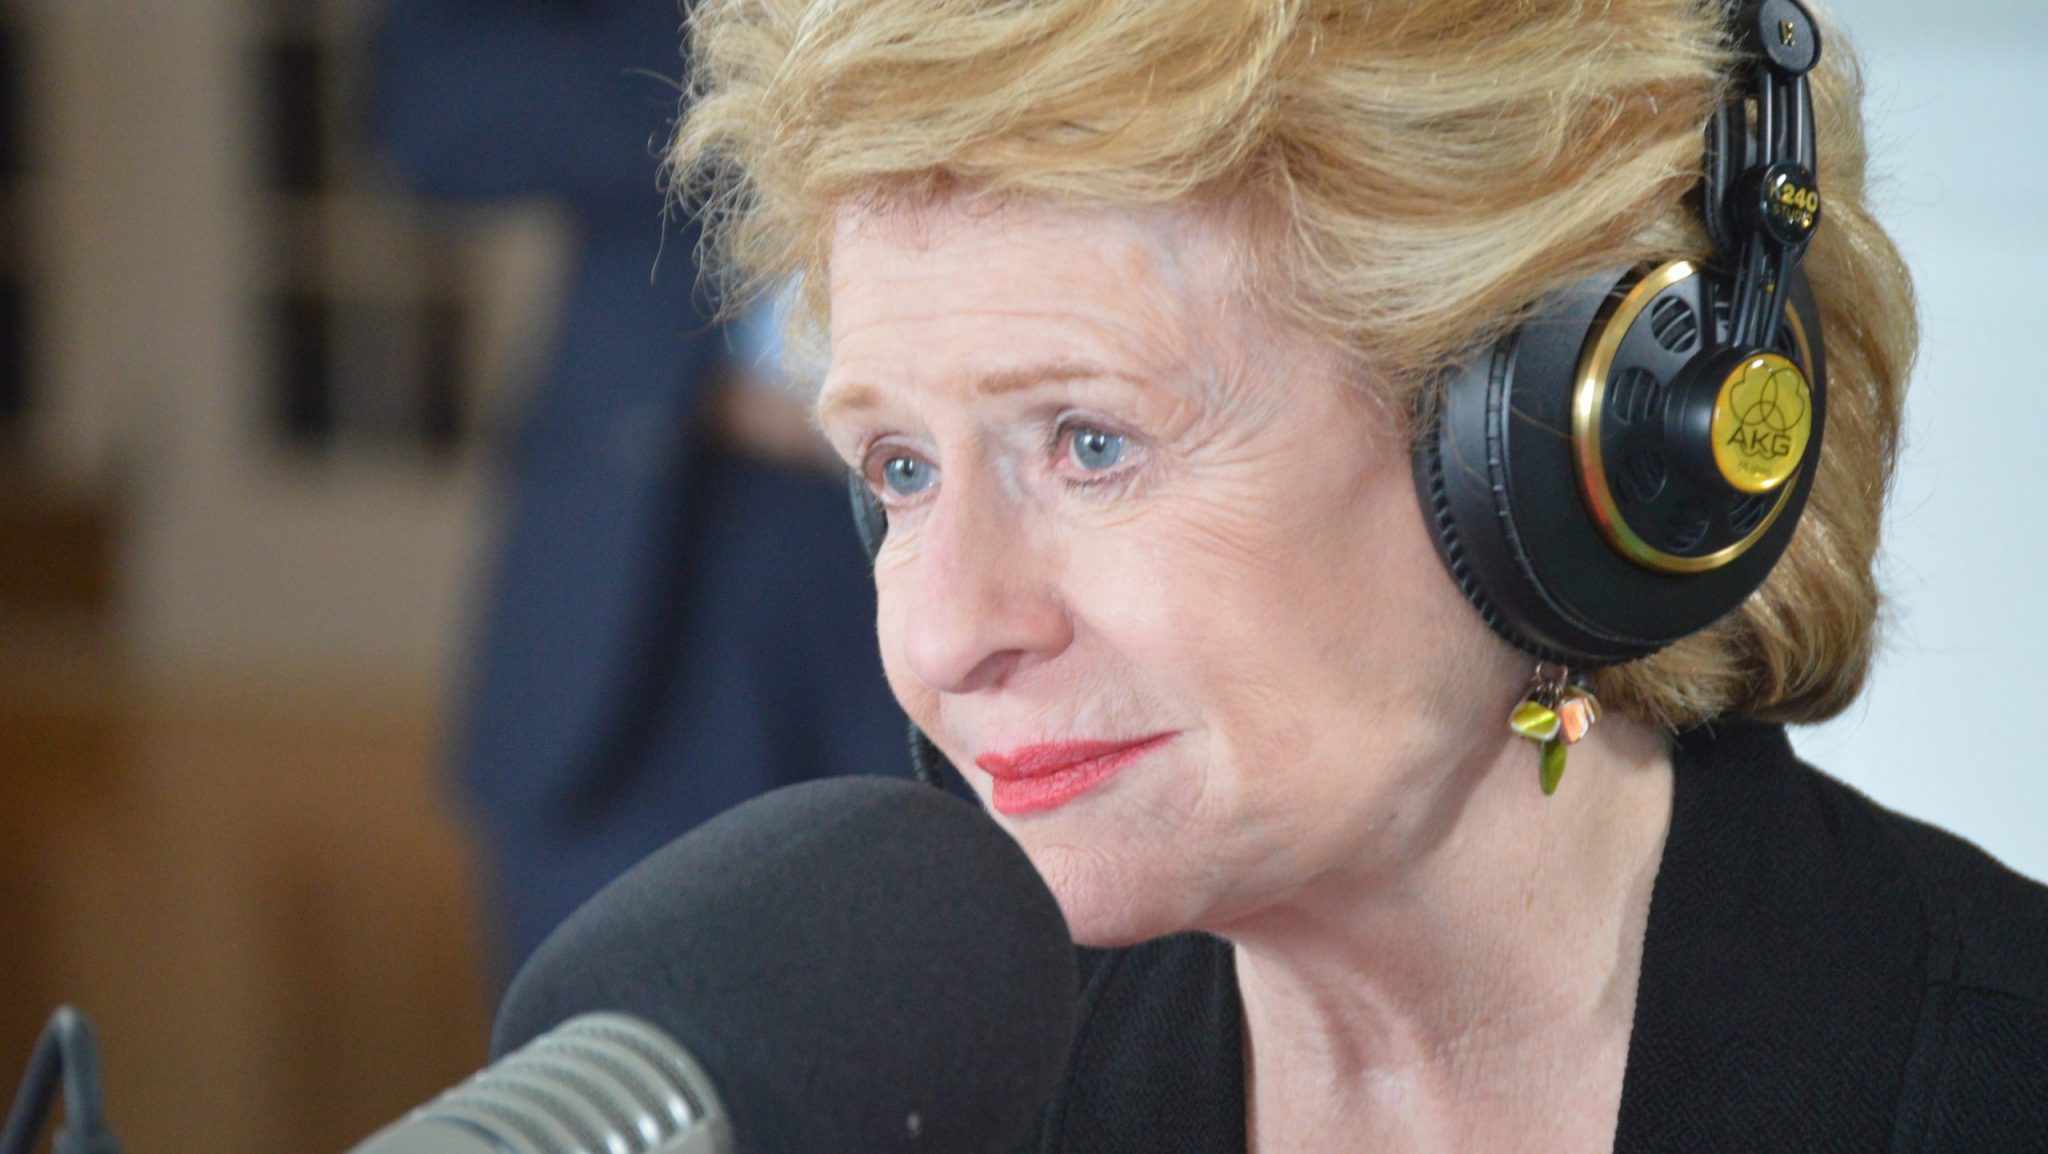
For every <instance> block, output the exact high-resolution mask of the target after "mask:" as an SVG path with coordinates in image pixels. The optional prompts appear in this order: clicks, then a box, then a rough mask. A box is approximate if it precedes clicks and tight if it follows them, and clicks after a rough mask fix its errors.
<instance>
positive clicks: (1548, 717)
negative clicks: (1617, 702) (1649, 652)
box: [1508, 661, 1600, 797]
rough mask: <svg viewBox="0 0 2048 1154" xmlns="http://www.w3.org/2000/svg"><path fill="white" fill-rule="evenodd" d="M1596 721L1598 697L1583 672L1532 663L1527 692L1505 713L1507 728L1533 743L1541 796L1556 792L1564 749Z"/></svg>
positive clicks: (1561, 772) (1562, 768) (1562, 775)
mask: <svg viewBox="0 0 2048 1154" xmlns="http://www.w3.org/2000/svg"><path fill="white" fill-rule="evenodd" d="M1599 720H1600V699H1599V698H1597V697H1595V696H1593V688H1592V686H1591V684H1589V683H1588V682H1587V680H1586V676H1585V674H1582V673H1573V672H1572V671H1571V670H1569V669H1566V668H1565V667H1564V666H1562V665H1552V664H1550V663H1549V662H1547V661H1539V662H1537V663H1536V670H1535V672H1533V673H1531V674H1530V675H1529V692H1528V693H1526V694H1524V695H1523V697H1522V700H1521V702H1520V703H1519V704H1517V705H1516V706H1515V708H1514V712H1512V713H1510V714H1508V729H1509V730H1511V731H1512V732H1513V733H1514V735H1515V736H1516V737H1521V738H1526V739H1527V740H1529V741H1533V742H1535V743H1536V746H1537V751H1538V752H1537V765H1538V768H1539V773H1540V776H1539V777H1538V781H1540V782H1541V784H1542V786H1543V796H1545V797H1549V796H1550V795H1552V794H1554V793H1556V792H1557V783H1558V782H1560V781H1562V780H1564V757H1565V750H1566V748H1567V747H1569V746H1572V745H1575V744H1577V743H1578V740H1579V739H1580V738H1582V737H1584V736H1586V731H1587V730H1590V729H1592V728H1593V723H1594V722H1596V721H1599Z"/></svg>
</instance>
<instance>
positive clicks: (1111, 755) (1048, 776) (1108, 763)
mask: <svg viewBox="0 0 2048 1154" xmlns="http://www.w3.org/2000/svg"><path fill="white" fill-rule="evenodd" d="M1172 739H1173V734H1171V733H1155V734H1153V735H1152V736H1150V737H1139V738H1133V739H1132V740H1130V741H1053V742H1046V743H1045V744H1042V745H1025V746H1020V747H1018V748H1016V749H1013V750H1009V751H1008V752H1004V753H984V754H982V755H981V756H980V757H977V758H975V759H974V764H975V765H977V766H979V767H981V770H982V772H984V773H986V774H988V775H989V776H990V777H992V778H995V794H994V796H993V797H992V798H991V799H990V804H992V805H993V806H995V809H996V812H997V813H1000V814H1005V815H1007V816H1011V817H1015V816H1018V815H1020V814H1027V813H1042V812H1044V811H1046V810H1049V809H1058V808H1059V807H1060V806H1063V805H1065V804H1067V803H1068V802H1070V801H1072V800H1074V799H1075V798H1077V797H1079V796H1081V795H1082V794H1084V793H1087V792H1088V791H1089V790H1091V789H1094V788H1095V787H1096V786H1098V785H1101V784H1102V783H1103V782H1105V781H1108V780H1109V779H1110V778H1112V777H1114V776H1116V774H1117V771H1119V770H1121V769H1123V768H1124V767H1125V766H1128V765H1130V764H1131V763H1132V762H1135V761H1137V760H1138V759H1139V758H1141V757H1144V756H1145V755H1146V754H1148V753H1151V752H1152V751H1153V750H1155V749H1157V748H1159V747H1160V746H1162V745H1165V744H1166V743H1167V742H1168V741H1171V740H1172Z"/></svg>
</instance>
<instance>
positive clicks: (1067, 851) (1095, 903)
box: [1020, 839, 1190, 949]
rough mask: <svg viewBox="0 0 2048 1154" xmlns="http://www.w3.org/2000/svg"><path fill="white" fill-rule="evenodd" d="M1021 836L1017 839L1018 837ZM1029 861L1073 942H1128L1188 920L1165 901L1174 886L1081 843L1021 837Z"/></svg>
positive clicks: (1103, 945) (1176, 928)
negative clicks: (1040, 842)
mask: <svg viewBox="0 0 2048 1154" xmlns="http://www.w3.org/2000/svg"><path fill="white" fill-rule="evenodd" d="M1020 840H1021V839H1020ZM1023 844H1024V849H1025V852H1026V853H1027V854H1029V855H1030V858H1031V864H1033V865H1035V866H1037V867H1038V873H1039V876H1041V877H1043V878H1044V879H1045V883H1046V886H1047V887H1048V888H1050V889H1051V890H1052V893H1053V897H1054V898H1055V899H1057V900H1058V901H1059V905H1060V913H1061V914H1063V915H1065V917H1066V919H1067V932H1068V933H1069V934H1071V935H1072V936H1073V939H1074V943H1075V944H1076V945H1081V946H1090V947H1093V948H1096V949H1115V948H1118V947H1122V946H1132V945H1136V944H1138V943H1139V942H1146V941H1150V940H1152V939H1153V938H1159V937H1165V936H1166V935H1168V934H1174V933H1179V932H1181V931H1182V930H1185V929H1187V928H1188V927H1189V925H1190V922H1189V921H1188V919H1187V918H1186V917H1184V916H1182V915H1183V913H1184V911H1182V910H1180V909H1179V908H1177V907H1178V905H1179V903H1176V902H1172V901H1170V900H1167V899H1168V898H1169V897H1170V895H1171V893H1172V892H1173V890H1175V889H1176V888H1178V887H1174V886H1172V885H1171V884H1169V883H1166V882H1165V881H1164V880H1163V879H1150V878H1147V877H1146V876H1145V873H1144V871H1142V870H1137V869H1133V868H1131V867H1130V865H1129V864H1128V863H1122V862H1118V861H1116V860H1114V859H1112V858H1111V857H1109V856H1108V855H1106V854H1104V853H1102V852H1100V851H1098V850H1093V849H1089V848H1086V847H1081V846H1074V845H1057V846H1043V847H1041V846H1034V845H1032V844H1031V843H1030V842H1029V841H1028V840H1025V841H1024V843H1023Z"/></svg>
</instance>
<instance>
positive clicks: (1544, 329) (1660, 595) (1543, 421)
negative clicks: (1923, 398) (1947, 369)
mask: <svg viewBox="0 0 2048 1154" xmlns="http://www.w3.org/2000/svg"><path fill="white" fill-rule="evenodd" d="M1667 267H1668V266H1667ZM1636 283H1638V278H1637V277H1635V276H1634V275H1633V274H1632V273H1628V272H1615V273H1610V274H1603V275H1602V276H1599V277H1594V278H1589V279H1588V280H1586V281H1582V282H1580V283H1579V284H1577V285H1574V286H1572V287H1571V288H1569V289H1566V290H1564V291H1563V292H1560V293H1557V294H1555V295H1553V296H1552V297H1550V298H1548V299H1546V300H1545V301H1544V302H1543V303H1542V304H1541V305H1540V306H1539V307H1538V309H1537V310H1536V311H1535V313H1534V314H1533V315H1532V316H1531V317H1530V318H1529V320H1528V321H1527V322H1525V323H1524V324H1523V325H1522V326H1521V327H1520V328H1519V329H1518V330H1516V331H1515V332H1513V333H1510V334H1509V335H1508V336H1506V337H1504V338H1502V339H1501V341H1500V342H1498V343H1497V344H1496V345H1494V346H1493V347H1492V348H1490V349H1488V350H1485V351H1484V352H1483V353H1482V354H1480V355H1478V356H1475V357H1473V358H1471V359H1470V360H1469V361H1468V362H1467V363H1465V364H1463V365H1459V366H1457V367H1455V368H1454V369H1453V370H1451V371H1450V372H1449V373H1447V374H1446V375H1445V377H1444V378H1443V380H1442V382H1441V388H1440V390H1439V392H1438V395H1437V397H1436V398H1435V402H1436V403H1435V404H1434V406H1433V407H1432V408H1431V409H1429V410H1426V411H1425V413H1424V414H1423V416H1424V418H1425V419H1424V421H1423V426H1422V428H1421V429H1420V431H1419V435H1418V437H1417V438H1416V446H1415V458H1414V469H1415V479H1416V489H1417V492H1418V496H1419V497H1420V499H1421V502H1422V506H1423V510H1424V514H1425V517H1426V519H1427V521H1428V524H1429V526H1430V530H1431V534H1432V537H1433V539H1434V540H1435V542H1436V546H1437V551H1438V553H1439V554H1440V555H1441V557H1442V558H1443V561H1444V564H1445V567H1446V568H1447V569H1448V570H1449V571H1450V573H1451V576H1452V578H1453V580H1455V581H1456V582H1457V585H1458V588H1459V590H1460V591H1461V592H1463V594H1464V595H1465V597H1466V599H1467V600H1468V601H1470V602H1471V603H1472V605H1473V606H1474V607H1475V608H1476V609H1477V610H1478V611H1479V614H1480V616H1481V617H1482V618H1483V619H1484V620H1485V621H1486V623H1487V624H1488V625H1489V626H1490V627H1491V628H1492V629H1493V630H1494V632H1495V633H1497V634H1499V635H1500V636H1501V637H1502V638H1504V639H1506V640H1507V641H1508V642H1510V643H1511V644H1513V645H1515V646H1517V647H1518V648H1520V649H1522V650H1524V651H1526V652H1528V653H1530V654H1532V655H1534V656H1536V657H1538V658H1541V659H1543V660H1545V661H1550V662H1554V663H1557V664H1561V665H1569V666H1572V667H1574V668H1591V667H1597V666H1601V665H1611V664H1615V663H1617V662H1622V661H1629V660H1633V659H1635V658H1638V657H1643V656H1647V655H1648V654H1651V653H1654V652H1656V651H1657V650H1659V649H1662V648H1664V647H1665V646H1667V645H1669V644H1671V643H1672V642H1674V641H1676V640H1678V639H1680V638H1682V637H1685V636H1687V635H1689V634H1692V633H1695V632H1698V631H1699V630H1701V629H1704V628H1706V627H1707V626H1709V625H1711V624H1713V623H1714V622H1715V621H1717V620H1719V619H1720V618H1721V617H1723V616H1724V615H1726V614H1727V613H1729V612H1730V611H1732V610H1733V609H1735V608H1736V607H1737V606H1738V605H1740V604H1741V603H1742V601H1743V600H1744V599H1745V598H1747V597H1748V596H1749V595H1750V594H1751V593H1752V592H1754V591H1755V590H1756V588H1757V586H1759V585H1761V584H1762V583H1763V579H1764V577H1765V576H1767V575H1768V574H1769V572H1770V569H1771V567H1772V565H1773V564H1775V563H1776V561H1777V559H1778V557H1779V556H1780V555H1781V554H1782V553H1783V552H1784V550H1785V547H1786V546H1787V545H1788V544H1789V543H1790V540H1791V536H1792V532H1793V529H1794V528H1795V527H1796V524H1797V521H1798V519H1799V515H1800V512H1801V511H1802V509H1803V508H1804V505H1805V501H1806V495H1807V491H1808V489H1809V488H1810V486H1811V484H1812V477H1813V474H1814V472H1815V471H1816V464H1817V460H1818V452H1819V445H1820V435H1821V427H1822V420H1823V417H1824V411H1825V410H1824V395H1825V387H1824V381H1825V373H1826V366H1825V364H1824V357H1823V354H1822V345H1821V340H1820V332H1819V313H1818V310H1817V309H1816V308H1815V306H1814V302H1813V298H1812V295H1811V293H1810V292H1809V291H1808V289H1807V287H1806V285H1805V278H1804V277H1802V276H1800V275H1799V274H1798V273H1797V272H1795V273H1794V274H1793V280H1792V284H1791V286H1790V288H1791V293H1790V304H1791V306H1792V309H1793V311H1794V313H1795V314H1796V316H1797V317H1799V318H1801V324H1802V325H1803V331H1804V332H1805V333H1806V334H1807V337H1806V344H1807V345H1809V346H1810V353H1811V357H1810V361H1811V363H1809V364H1807V365H1806V366H1805V370H1806V373H1807V376H1808V378H1809V379H1810V380H1811V381H1812V384H1813V390H1812V396H1813V420H1814V426H1813V442H1812V448H1810V449H1809V450H1808V452H1809V453H1810V454H1811V456H1809V458H1808V461H1809V463H1808V464H1807V465H1806V466H1804V467H1802V468H1801V469H1800V470H1799V472H1798V474H1797V475H1796V477H1795V479H1794V480H1793V481H1792V482H1791V484H1792V486H1793V487H1792V489H1791V490H1790V491H1789V492H1788V493H1786V495H1785V497H1784V500H1783V502H1782V504H1781V505H1779V506H1778V507H1777V511H1776V512H1775V514H1773V517H1772V519H1771V520H1770V521H1769V522H1767V523H1766V524H1765V525H1764V527H1762V528H1760V529H1757V530H1755V531H1754V533H1755V535H1754V536H1753V537H1752V538H1750V539H1748V540H1747V541H1746V542H1745V543H1744V545H1743V547H1742V548H1740V549H1737V550H1733V551H1732V553H1731V558H1730V559H1725V560H1716V561H1715V562H1714V563H1713V564H1712V565H1710V566H1702V567H1701V568H1699V569H1697V570H1694V571H1685V572H1677V571H1669V570H1660V569H1658V568H1655V567H1653V566H1650V565H1646V564H1643V563H1640V562H1639V561H1637V560H1631V559H1630V558H1629V557H1628V556H1625V555H1624V554H1623V553H1622V551H1621V550H1620V549H1619V548H1618V547H1617V546H1616V545H1614V544H1612V543H1611V542H1612V536H1611V533H1612V530H1611V527H1610V528H1603V527H1602V523H1601V522H1600V521H1599V520H1598V519H1596V517H1595V515H1594V513H1593V512H1592V511H1591V508H1590V507H1589V498H1588V496H1587V493H1586V490H1585V487H1584V484H1583V483H1582V481H1581V469H1582V467H1584V466H1583V461H1582V459H1581V455H1580V446H1579V444H1578V442H1577V440H1576V436H1577V434H1576V432H1575V424H1574V417H1575V399H1576V396H1575V395H1576V389H1577V385H1578V378H1579V374H1580V372H1581V362H1582V358H1584V357H1585V356H1586V355H1587V350H1589V349H1592V348H1594V347H1596V344H1597V345H1599V346H1608V345H1610V344H1612V345H1617V346H1618V345H1622V344H1624V342H1642V341H1652V340H1661V341H1663V342H1664V344H1665V345H1667V346H1671V345H1673V344H1674V341H1673V336H1672V333H1673V330H1671V329H1670V328H1669V326H1668V325H1667V326H1666V327H1664V328H1663V329H1662V330H1660V329H1659V326H1658V324H1657V323H1656V321H1655V320H1653V319H1648V318H1649V313H1648V311H1646V312H1645V314H1644V316H1645V318H1646V319H1643V320H1640V321H1638V322H1637V323H1635V324H1631V325H1628V326H1627V327H1625V328H1623V329H1621V330H1619V331H1610V330H1609V325H1610V323H1611V322H1610V320H1609V315H1610V312H1611V310H1612V307H1613V305H1614V303H1615V302H1617V301H1619V300H1620V299H1622V297H1623V295H1624V294H1625V293H1627V292H1628V291H1630V289H1631V288H1632V286H1634V285H1635V284H1636ZM1723 287H1724V286H1721V285H1719V284H1718V283H1709V282H1708V281H1707V280H1706V279H1705V278H1703V277H1702V276H1701V275H1700V274H1698V273H1693V274H1692V275H1691V276H1689V277H1686V278H1683V279H1679V280H1675V281H1673V282H1672V283H1671V285H1670V291H1671V292H1672V293H1673V294H1676V295H1680V296H1685V297H1686V299H1687V300H1688V301H1689V304H1688V308H1689V309H1691V311H1692V315H1693V316H1694V318H1695V319H1696V320H1697V321H1698V322H1699V324H1698V329H1697V330H1696V336H1697V339H1696V340H1695V339H1693V338H1688V341H1689V342H1690V343H1686V344H1684V345H1683V346H1682V356H1680V355H1679V354H1673V357H1674V358H1675V359H1677V360H1679V361H1681V362H1683V361H1684V359H1685V358H1694V359H1703V358H1706V357H1709V356H1710V355H1713V354H1714V353H1715V351H1716V350H1714V349H1713V348H1712V345H1711V341H1710V339H1708V337H1707V335H1706V334H1707V333H1708V332H1709V331H1711V330H1712V328H1713V326H1714V322H1713V318H1714V316H1715V302H1716V299H1717V296H1718V295H1719V294H1720V293H1721V292H1722V291H1723ZM1688 294H1689V295H1688ZM1671 315H1675V313H1671V314H1667V317H1666V319H1667V320H1668V319H1669V316H1671ZM1603 338H1605V339H1603ZM1616 381H1623V383H1626V382H1625V381H1624V380H1623V378H1620V377H1616V378H1613V379H1609V378H1608V377H1607V376H1605V375H1603V377H1602V384H1601V387H1602V388H1603V389H1606V390H1610V391H1611V390H1613V389H1615V388H1617V387H1618V386H1617V384H1616ZM1601 395H1602V397H1603V407H1602V409H1601V410H1600V412H1602V413H1603V414H1605V413H1606V411H1607V408H1608V407H1609V406H1607V405H1606V404H1605V402H1604V398H1605V397H1606V396H1607V394H1606V393H1603V394H1601ZM1659 411H1660V412H1661V410H1659ZM1609 419H1610V417H1609V416H1607V415H1603V416H1601V417H1600V421H1601V422H1603V423H1602V424H1601V425H1600V426H1599V427H1598V428H1597V429H1596V430H1595V431H1594V434H1593V435H1595V436H1602V435H1604V434H1605V432H1606V430H1607V426H1606V425H1605V424H1604V422H1606V421H1607V420H1609ZM1616 459H1617V460H1620V459H1621V458H1616ZM1603 475H1604V473H1603ZM1739 496H1740V494H1736V493H1734V491H1733V490H1732V489H1731V490H1729V502H1728V503H1729V504H1730V505H1731V506H1733V505H1734V504H1735V502H1734V501H1733V498H1735V497H1739ZM1710 512H1711V518H1712V519H1714V524H1716V525H1719V526H1722V527H1724V528H1725V527H1726V526H1727V525H1732V524H1733V523H1734V518H1735V516H1736V513H1735V512H1733V511H1731V510H1729V509H1722V508H1720V507H1716V508H1715V509H1713V510H1711V511H1710Z"/></svg>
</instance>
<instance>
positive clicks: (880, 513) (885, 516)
mask: <svg viewBox="0 0 2048 1154" xmlns="http://www.w3.org/2000/svg"><path fill="white" fill-rule="evenodd" d="M846 496H847V498H848V500H850V501H851V502H852V504H853V527H854V530H855V531H856V532H858V533H859V534H860V546H861V548H863V549H865V550H867V554H868V560H869V561H873V560H874V559H875V554H877V553H880V552H881V551H882V541H883V539H884V538H886V537H888V536H889V513H888V510H886V509H884V508H882V502H881V499H880V498H878V497H876V496H875V491H874V490H873V489H870V488H868V483H867V481H865V480H864V479H862V477H861V475H860V474H859V473H857V472H854V471H852V470H848V471H847V474H846Z"/></svg>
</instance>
